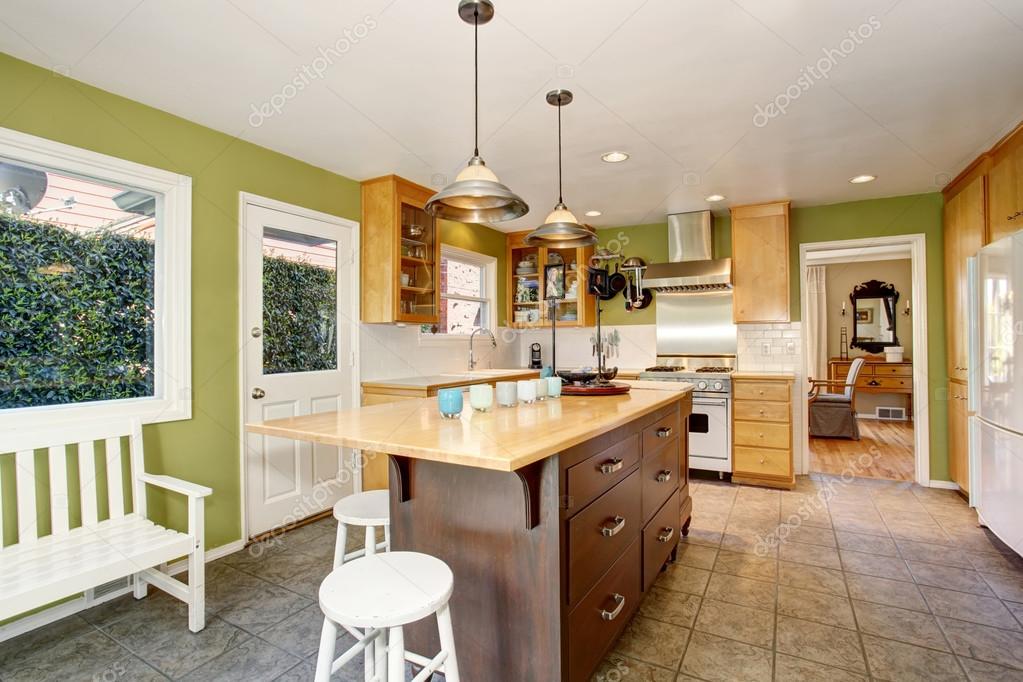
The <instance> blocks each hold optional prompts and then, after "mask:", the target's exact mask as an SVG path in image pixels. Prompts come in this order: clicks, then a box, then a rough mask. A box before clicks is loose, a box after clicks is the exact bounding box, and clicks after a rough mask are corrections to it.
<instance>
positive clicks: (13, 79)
mask: <svg viewBox="0 0 1023 682" xmlns="http://www.w3.org/2000/svg"><path fill="white" fill-rule="evenodd" d="M0 75H2V79H0V80H2V81H3V83H4V97H3V98H2V99H0V126H3V127H6V128H11V129H14V130H19V131H21V132H25V133H29V134H32V135H38V136H40V137H44V138H48V139H51V140H56V141H58V142H64V143H66V144H71V145H74V146H77V147H82V148H85V149H90V150H94V151H97V152H101V153H103V154H109V155H111V156H115V157H119V158H122V159H128V160H131V161H136V162H138V163H142V164H146V165H149V166H155V167H157V168H163V169H166V170H169V171H173V172H175V173H182V174H184V175H188V176H191V178H192V182H193V185H192V187H193V194H192V389H193V403H192V415H193V416H192V419H190V420H188V421H180V422H170V423H166V424H158V425H154V426H149V427H146V429H145V448H146V466H147V469H149V470H150V471H153V472H157V473H166V474H170V475H172V476H177V477H180V478H184V479H187V480H191V481H195V482H196V483H201V484H203V485H208V486H210V487H212V488H213V490H214V494H213V496H212V497H210V498H209V499H208V500H207V507H206V532H207V535H206V546H207V548H208V549H210V548H214V547H217V546H219V545H223V544H226V543H228V542H232V541H234V540H238V539H239V538H240V537H241V512H240V509H241V507H240V504H241V490H240V464H239V449H238V443H239V438H240V434H239V428H238V420H239V414H238V391H239V390H240V388H239V385H238V368H239V363H240V360H241V356H240V354H239V351H238V338H237V336H238V313H239V289H238V193H239V192H243V191H244V192H251V193H254V194H258V195H261V196H265V197H270V198H273V199H278V200H280V201H284V202H288V203H291V204H296V205H299V206H304V207H307V208H311V209H315V210H318V211H323V212H325V213H329V214H332V215H336V216H341V217H344V218H349V219H352V220H359V219H360V192H359V183H358V182H356V181H354V180H351V179H349V178H345V177H342V176H340V175H337V174H335V173H331V172H328V171H326V170H324V169H322V168H317V167H315V166H311V165H309V164H306V163H302V162H300V161H298V160H296V159H293V158H291V157H288V156H285V155H283V154H278V153H276V152H273V151H270V150H268V149H265V148H263V147H259V146H256V145H254V144H251V143H248V142H245V141H244V140H242V139H240V138H237V137H231V136H229V135H225V134H223V133H220V132H217V131H214V130H211V129H209V128H205V127H203V126H201V125H198V124H196V123H191V122H189V121H186V120H184V119H181V118H178V117H176V116H173V115H171V114H168V113H167V112H164V111H160V110H158V109H154V108H152V107H148V106H145V105H143V104H140V103H138V102H134V101H131V100H128V99H125V98H123V97H119V96H117V95H113V94H111V93H109V92H105V91H103V90H99V89H97V88H94V87H91V86H89V85H86V84H84V83H81V82H79V81H74V80H71V79H69V78H63V77H60V76H57V75H55V74H54V73H53V72H51V71H49V70H46V69H42V68H39V67H37V66H33V65H31V64H28V63H27V62H23V61H20V60H17V59H14V58H13V57H10V56H8V55H4V54H0ZM442 230H443V232H442V235H441V241H443V242H446V243H451V244H454V245H456V246H460V247H463V248H468V249H473V250H478V251H482V252H483V253H488V254H490V255H493V256H496V257H497V258H498V269H499V273H500V277H499V279H498V282H499V283H500V284H499V289H500V291H499V292H498V295H499V297H503V295H504V293H503V289H504V275H503V272H504V270H503V268H504V259H505V255H504V235H503V234H501V233H499V232H497V231H495V230H491V229H489V228H486V227H481V226H478V225H461V224H458V223H448V224H446V225H443V226H442ZM501 300H502V301H503V298H501ZM499 309H500V310H504V308H503V305H502V307H501V308H499ZM6 478H7V479H10V478H11V477H9V476H8V477H6ZM7 482H8V481H7V480H5V481H4V483H5V484H6V483H7ZM6 492H7V486H6V485H5V493H6ZM149 499H150V502H149V506H150V513H151V514H152V515H153V517H154V518H155V519H158V520H160V521H161V522H164V523H168V524H170V525H172V526H174V527H178V528H182V527H184V524H185V523H186V519H187V514H186V510H185V506H184V502H183V501H182V500H180V499H179V498H178V496H172V495H171V496H165V495H161V491H159V490H155V489H151V491H150V496H149ZM4 500H5V507H6V503H7V502H8V501H10V500H11V496H10V495H7V494H5V495H4ZM4 520H5V522H6V523H7V529H6V534H7V537H8V538H13V537H14V532H15V530H14V526H13V523H14V521H15V516H14V513H13V510H9V509H6V508H5V509H4Z"/></svg>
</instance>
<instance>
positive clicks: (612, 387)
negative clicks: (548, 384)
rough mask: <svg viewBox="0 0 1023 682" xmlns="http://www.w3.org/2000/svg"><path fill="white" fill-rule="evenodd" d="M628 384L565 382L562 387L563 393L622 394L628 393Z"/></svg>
mask: <svg viewBox="0 0 1023 682" xmlns="http://www.w3.org/2000/svg"><path fill="white" fill-rule="evenodd" d="M629 388H631V387H630V386H629V385H628V384H619V383H616V382H613V381H612V382H611V383H610V384H596V385H593V386H576V385H574V384H565V385H564V386H562V387H561V395H622V394H623V393H628V392H629Z"/></svg>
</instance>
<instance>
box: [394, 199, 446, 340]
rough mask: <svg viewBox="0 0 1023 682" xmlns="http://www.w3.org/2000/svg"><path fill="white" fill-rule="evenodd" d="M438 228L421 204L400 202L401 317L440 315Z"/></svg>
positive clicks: (413, 318)
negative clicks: (436, 262)
mask: <svg viewBox="0 0 1023 682" xmlns="http://www.w3.org/2000/svg"><path fill="white" fill-rule="evenodd" d="M436 246H437V227H436V222H435V221H434V219H433V217H431V216H430V215H429V214H428V213H427V212H426V211H424V210H423V209H421V208H419V207H418V206H411V205H409V204H406V203H402V204H401V281H400V282H398V285H399V287H400V289H399V290H400V291H401V306H400V309H399V310H398V313H399V319H408V320H413V321H414V320H415V318H424V317H425V318H432V317H435V316H436V315H437V309H436V298H435V294H436V292H435V288H436V286H437V282H434V281H433V273H434V271H435V269H434V262H433V258H434V254H435V253H436Z"/></svg>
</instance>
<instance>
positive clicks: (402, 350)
mask: <svg viewBox="0 0 1023 682" xmlns="http://www.w3.org/2000/svg"><path fill="white" fill-rule="evenodd" d="M512 332H513V330H510V329H506V328H503V327H502V328H498V330H497V334H496V336H497V348H494V347H493V346H491V345H490V339H489V338H488V337H481V336H479V335H477V337H476V341H475V343H474V345H473V348H474V350H475V352H476V359H477V360H478V361H479V363H478V364H477V365H476V367H477V368H478V369H487V368H499V369H504V368H516V367H524V366H525V365H526V364H528V362H527V363H523V362H522V361H521V360H520V359H519V352H518V344H517V342H516V341H515V340H514V339H515V338H516V337H515V336H514V334H513V333H512ZM510 333H512V334H510ZM508 338H512V339H513V342H512V343H508V342H507V341H506V339H508ZM359 344H360V352H361V356H362V357H361V359H360V363H359V369H360V371H361V373H362V380H363V381H370V380H379V379H398V378H403V377H414V376H430V375H433V374H447V373H451V372H464V371H467V370H468V368H469V339H468V337H463V338H458V339H425V340H423V341H420V339H419V326H418V325H408V326H406V327H399V326H397V325H389V324H360V325H359Z"/></svg>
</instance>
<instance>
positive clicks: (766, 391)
mask: <svg viewBox="0 0 1023 682" xmlns="http://www.w3.org/2000/svg"><path fill="white" fill-rule="evenodd" d="M732 389H733V390H734V391H735V396H734V397H735V399H736V400H774V401H779V402H788V400H789V397H790V396H789V390H790V389H789V384H788V382H784V381H780V382H769V381H760V382H757V381H735V382H734V383H733V384H732Z"/></svg>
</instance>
